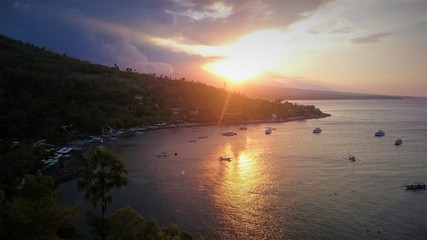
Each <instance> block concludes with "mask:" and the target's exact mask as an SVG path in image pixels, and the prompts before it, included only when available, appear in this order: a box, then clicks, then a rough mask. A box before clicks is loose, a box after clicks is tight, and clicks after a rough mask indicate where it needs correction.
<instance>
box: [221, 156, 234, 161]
mask: <svg viewBox="0 0 427 240" xmlns="http://www.w3.org/2000/svg"><path fill="white" fill-rule="evenodd" d="M231 159H232V158H231V157H227V156H221V157H220V158H219V160H221V161H229V162H231Z"/></svg>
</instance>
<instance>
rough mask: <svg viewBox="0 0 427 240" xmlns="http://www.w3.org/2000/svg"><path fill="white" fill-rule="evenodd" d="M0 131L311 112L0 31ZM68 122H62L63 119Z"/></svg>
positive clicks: (30, 135)
mask: <svg viewBox="0 0 427 240" xmlns="http://www.w3.org/2000/svg"><path fill="white" fill-rule="evenodd" d="M0 109H1V111H2V114H1V115H0V139H18V140H21V139H31V140H35V139H41V138H55V137H61V136H63V135H65V134H70V133H100V132H101V127H102V126H114V127H116V128H126V127H131V126H144V125H154V124H159V123H166V124H172V123H182V122H197V123H218V122H219V121H221V123H233V124H239V123H243V122H245V121H248V120H266V119H271V117H272V116H273V114H274V116H276V117H277V119H279V120H280V119H286V118H289V117H296V116H308V115H317V116H320V115H321V114H322V112H321V111H320V110H319V109H316V108H315V107H314V106H299V105H296V104H292V103H287V102H285V103H282V102H281V101H280V100H279V99H278V100H276V101H267V100H260V99H249V98H247V97H246V96H243V95H241V94H239V93H229V92H227V91H225V90H223V89H218V88H214V87H211V86H208V85H206V84H202V83H199V82H193V81H189V80H186V79H171V78H169V77H165V76H156V75H155V74H141V73H136V72H134V71H133V70H132V69H129V68H127V69H126V70H120V69H119V68H118V67H116V66H115V67H107V66H102V65H99V64H92V63H89V62H87V61H81V60H78V59H74V58H70V57H67V56H66V55H61V54H58V53H54V52H51V51H48V50H46V49H42V48H39V47H36V46H34V45H32V44H29V43H24V42H20V41H16V40H13V39H10V38H8V37H6V36H1V35H0ZM66 126H68V127H66Z"/></svg>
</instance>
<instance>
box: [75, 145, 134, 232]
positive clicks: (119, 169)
mask: <svg viewBox="0 0 427 240" xmlns="http://www.w3.org/2000/svg"><path fill="white" fill-rule="evenodd" d="M127 173H128V171H127V169H126V167H125V164H124V162H123V161H122V160H121V159H120V158H119V157H118V156H117V155H115V154H114V153H113V152H111V151H109V150H107V149H104V148H101V147H97V148H95V150H94V152H93V155H92V159H91V162H90V164H89V166H88V167H87V168H85V170H83V172H82V174H81V176H80V178H79V180H78V182H77V186H78V189H79V191H84V193H85V198H86V199H87V200H88V201H89V202H90V203H91V205H92V206H93V207H96V206H97V205H98V204H99V205H101V211H102V233H101V239H105V237H106V234H105V218H104V214H105V210H106V209H107V208H108V207H109V206H110V205H111V203H112V202H113V199H112V197H111V194H110V190H111V189H113V188H120V187H123V186H126V185H127V184H128V183H129V180H128V178H127Z"/></svg>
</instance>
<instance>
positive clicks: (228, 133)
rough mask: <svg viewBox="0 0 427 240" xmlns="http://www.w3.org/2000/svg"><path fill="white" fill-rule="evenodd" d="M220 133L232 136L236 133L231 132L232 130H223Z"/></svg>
mask: <svg viewBox="0 0 427 240" xmlns="http://www.w3.org/2000/svg"><path fill="white" fill-rule="evenodd" d="M222 135H224V136H234V135H237V133H235V132H233V131H225V132H223V133H222Z"/></svg>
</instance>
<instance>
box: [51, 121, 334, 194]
mask: <svg viewBox="0 0 427 240" xmlns="http://www.w3.org/2000/svg"><path fill="white" fill-rule="evenodd" d="M330 116H331V115H330V114H328V113H323V114H321V115H319V116H301V117H292V118H286V119H280V120H249V121H245V122H244V123H241V124H214V123H198V124H188V125H167V126H156V127H155V128H147V129H144V130H143V131H142V132H146V131H155V130H161V129H173V128H183V127H184V128H188V127H207V126H218V127H219V126H230V125H232V126H239V125H250V124H262V123H285V122H292V121H302V120H311V119H320V118H326V117H330ZM135 136H137V135H136V133H132V134H131V135H129V134H124V136H119V137H118V138H117V139H121V138H128V137H135ZM99 146H104V147H106V148H108V149H111V150H112V151H113V152H115V153H116V152H117V150H118V147H119V146H118V143H117V142H116V140H115V139H102V140H101V141H94V142H92V143H90V144H88V145H86V146H84V147H83V149H82V150H81V151H78V152H77V153H73V154H72V156H71V157H70V158H67V159H62V161H61V163H60V164H58V166H55V167H54V168H53V169H51V170H50V171H49V172H48V173H46V174H47V175H49V176H51V177H52V178H53V179H54V181H55V188H56V187H58V186H60V185H61V184H64V183H67V182H69V181H72V180H75V179H77V178H78V176H79V174H80V172H81V169H83V168H84V167H85V166H86V165H87V164H88V162H89V161H90V158H91V154H92V151H93V149H94V148H95V147H99Z"/></svg>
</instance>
